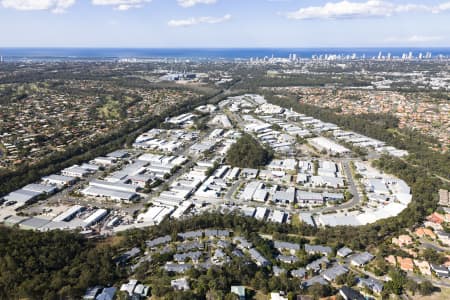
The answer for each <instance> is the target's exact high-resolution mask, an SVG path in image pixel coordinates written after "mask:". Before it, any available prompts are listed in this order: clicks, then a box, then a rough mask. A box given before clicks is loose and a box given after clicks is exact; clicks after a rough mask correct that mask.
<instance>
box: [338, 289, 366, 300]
mask: <svg viewBox="0 0 450 300" xmlns="http://www.w3.org/2000/svg"><path fill="white" fill-rule="evenodd" d="M339 294H340V295H341V296H342V298H344V299H345V300H365V299H366V298H365V297H364V296H363V295H361V294H360V293H359V292H358V291H355V290H354V289H352V288H349V287H348V286H343V287H342V288H341V289H340V290H339Z"/></svg>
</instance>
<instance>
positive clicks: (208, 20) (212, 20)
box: [168, 15, 231, 27]
mask: <svg viewBox="0 0 450 300" xmlns="http://www.w3.org/2000/svg"><path fill="white" fill-rule="evenodd" d="M230 19H231V15H225V16H223V17H220V18H216V17H199V18H189V19H182V20H170V21H169V23H168V25H169V26H171V27H188V26H192V25H198V24H217V23H222V22H226V21H228V20H230Z"/></svg>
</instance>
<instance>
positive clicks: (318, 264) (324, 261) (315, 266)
mask: <svg viewBox="0 0 450 300" xmlns="http://www.w3.org/2000/svg"><path fill="white" fill-rule="evenodd" d="M329 263H330V261H329V260H328V258H327V257H325V256H324V257H321V258H319V259H316V260H315V261H313V262H311V263H309V264H307V265H306V270H308V271H309V270H311V271H313V272H314V273H319V272H320V271H321V270H322V269H323V268H325V269H326V266H328V264H329Z"/></svg>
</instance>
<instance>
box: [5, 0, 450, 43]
mask: <svg viewBox="0 0 450 300" xmlns="http://www.w3.org/2000/svg"><path fill="white" fill-rule="evenodd" d="M449 14H450V2H448V1H438V0H433V1H427V3H426V4H423V2H420V1H416V0H409V1H408V0H401V1H394V0H391V1H378V0H367V1H357V0H352V1H334V0H333V1H309V0H308V1H295V0H249V1H245V2H244V3H243V1H238V0H178V1H177V0H164V1H162V0H153V1H151V0H92V1H81V0H78V1H77V0H39V1H31V0H3V1H0V20H1V21H0V25H2V27H3V28H6V30H5V31H4V32H3V37H2V41H1V42H0V47H107V48H109V47H129V48H178V47H181V48H240V47H242V48H251V47H258V48H259V47H262V48H264V47H277V48H278V47H281V48H290V47H295V48H309V47H403V46H407V47H446V46H450V29H449V28H450V26H448V25H450V21H449V18H448V17H449ZM355 28H358V29H359V30H355Z"/></svg>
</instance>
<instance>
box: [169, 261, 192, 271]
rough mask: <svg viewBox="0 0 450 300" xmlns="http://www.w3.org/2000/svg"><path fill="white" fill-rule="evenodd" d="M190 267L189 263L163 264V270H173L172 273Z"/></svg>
mask: <svg viewBox="0 0 450 300" xmlns="http://www.w3.org/2000/svg"><path fill="white" fill-rule="evenodd" d="M191 268H192V265H191V264H175V263H166V264H165V265H164V270H166V271H167V272H174V273H184V272H186V271H187V270H189V269H191Z"/></svg>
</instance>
